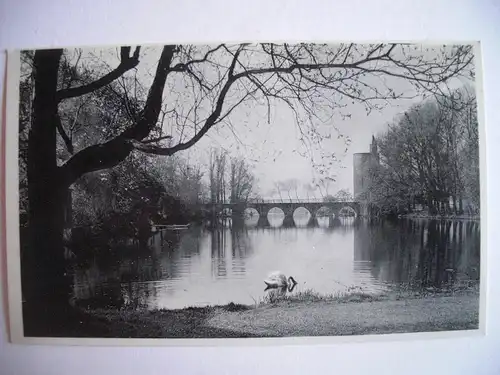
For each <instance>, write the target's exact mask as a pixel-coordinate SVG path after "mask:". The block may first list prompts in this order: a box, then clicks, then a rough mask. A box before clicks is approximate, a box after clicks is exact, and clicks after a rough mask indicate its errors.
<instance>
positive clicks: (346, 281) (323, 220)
mask: <svg viewBox="0 0 500 375" xmlns="http://www.w3.org/2000/svg"><path fill="white" fill-rule="evenodd" d="M127 254H128V255H119V256H112V257H107V258H106V259H98V258H96V259H93V260H91V261H89V262H85V263H84V264H80V265H78V266H76V268H75V270H74V271H75V273H74V281H75V286H74V291H75V296H76V298H77V299H79V300H90V299H94V300H98V301H101V303H102V304H108V305H113V303H114V302H116V301H121V302H120V303H121V304H123V303H125V304H133V305H135V306H143V307H144V306H147V307H148V308H151V309H153V308H183V307H186V306H203V305H215V304H226V303H229V302H235V303H244V304H253V303H254V302H255V301H256V300H259V299H260V298H261V297H263V296H264V295H265V294H266V293H267V292H265V291H264V289H265V284H264V279H265V278H266V276H267V275H268V274H269V273H270V272H272V271H277V270H279V271H282V272H283V273H284V274H285V275H287V276H289V275H291V276H293V277H294V278H295V279H296V281H297V282H298V285H297V287H296V288H295V289H294V290H293V292H292V293H296V292H298V291H303V290H306V289H313V290H314V291H316V292H319V293H334V292H338V291H340V292H341V291H344V290H346V288H347V287H349V286H357V287H360V288H361V289H362V290H363V291H365V292H369V293H380V292H383V291H387V290H389V289H390V288H393V287H395V286H397V285H401V284H410V283H411V284H412V285H415V284H416V285H420V286H422V287H431V286H439V285H441V284H442V283H446V282H450V280H461V279H473V280H477V279H479V263H480V260H479V255H480V223H479V222H474V221H434V220H397V221H376V222H370V221H367V220H363V219H357V218H352V217H349V218H340V219H335V220H334V219H333V218H332V217H320V218H312V217H311V216H310V215H298V216H295V217H294V218H293V220H289V219H288V220H284V218H283V216H280V215H274V214H270V215H269V216H268V218H267V220H266V219H265V218H259V217H258V216H257V215H256V216H252V217H249V218H247V219H245V220H243V219H240V220H231V219H226V220H224V221H220V222H217V223H212V225H204V226H201V225H200V226H193V227H190V228H189V229H188V230H181V231H162V232H158V233H157V234H155V235H154V236H153V237H152V238H151V240H150V246H149V249H147V250H144V249H143V250H142V251H140V252H135V253H134V252H132V253H127ZM451 270H453V272H451ZM452 277H453V278H452ZM113 301H114V302H113Z"/></svg>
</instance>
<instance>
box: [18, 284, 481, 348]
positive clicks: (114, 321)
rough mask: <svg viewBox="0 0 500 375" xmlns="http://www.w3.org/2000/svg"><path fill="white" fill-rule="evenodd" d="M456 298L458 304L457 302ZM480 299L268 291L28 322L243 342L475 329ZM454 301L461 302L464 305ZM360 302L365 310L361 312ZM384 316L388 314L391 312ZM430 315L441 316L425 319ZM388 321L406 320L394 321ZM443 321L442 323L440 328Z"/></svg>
mask: <svg viewBox="0 0 500 375" xmlns="http://www.w3.org/2000/svg"><path fill="white" fill-rule="evenodd" d="M452 296H457V297H458V298H456V299H454V298H451V299H450V298H449V297H452ZM478 296H479V285H478V283H473V282H468V283H464V284H463V285H462V286H460V285H458V286H456V287H454V288H451V287H450V288H442V289H432V288H429V289H428V290H427V289H423V290H414V289H412V287H401V288H400V289H398V290H395V291H392V292H388V293H384V294H378V295H374V294H370V293H366V292H365V291H363V289H362V288H359V287H349V288H346V290H345V291H344V292H336V293H330V294H320V293H317V292H315V291H314V290H312V289H307V290H304V291H300V292H297V293H294V294H288V295H286V294H285V295H279V293H269V294H268V295H267V296H266V297H264V298H261V299H260V300H258V301H255V304H254V305H243V304H236V303H229V304H227V305H222V306H221V305H218V306H206V307H187V308H184V309H177V310H167V309H159V310H153V311H151V310H146V309H143V308H142V309H136V308H122V309H113V308H85V309H79V310H78V311H77V312H76V313H75V314H74V316H73V318H71V319H70V318H69V316H68V315H67V314H66V315H64V314H63V315H64V319H61V318H62V316H61V317H59V318H56V317H54V319H52V321H50V322H47V323H46V324H47V326H45V325H44V324H42V322H41V321H40V319H39V318H40V316H39V314H38V313H35V314H34V315H33V316H32V317H31V318H29V315H28V316H26V318H27V319H28V321H30V322H32V323H33V324H32V325H31V326H32V327H34V328H31V329H28V331H27V333H26V334H27V336H38V337H43V336H45V337H46V336H49V337H64V336H66V337H102V338H105V337H120V338H133V337H135V338H209V337H210V338H242V337H266V336H294V335H321V334H322V335H344V334H366V333H382V332H383V333H390V332H408V331H437V330H448V329H451V328H453V329H471V328H472V329H473V328H474V327H475V326H477V319H478V318H477V319H476V317H475V315H474V308H475V307H474V306H473V304H474V303H475V301H476V300H477V301H478V298H477V297H478ZM433 300H434V301H435V302H432V301H433ZM412 301H414V302H412ZM457 301H458V302H457ZM461 301H462V302H463V303H465V306H469V308H468V312H467V313H466V314H465V316H464V317H463V318H462V316H461V315H460V314H461V312H460V310H461V308H462V307H461V305H460V303H462V302H461ZM364 303H366V305H364ZM401 303H403V305H402V304H401ZM429 303H430V305H429V306H430V307H432V308H434V309H440V310H439V311H437V312H436V311H435V312H433V313H428V312H427V310H428V307H429V306H427V307H426V304H429ZM455 303H459V305H458V307H457V306H456V305H454V304H455ZM359 304H363V307H362V308H361V310H360V307H358V306H359ZM405 304H410V305H411V304H413V305H416V306H417V307H415V309H416V311H417V312H416V313H414V314H413V315H414V316H411V314H409V313H408V309H407V307H406V305H405ZM471 304H472V305H471ZM391 306H392V307H391ZM419 306H423V307H419ZM446 306H449V307H446ZM471 306H472V307H471ZM390 309H393V310H390ZM477 309H478V307H477ZM384 310H388V311H387V312H385V313H384ZM419 311H420V312H419ZM471 311H472V313H471ZM339 314H340V315H339ZM342 314H343V315H342ZM360 314H361V315H363V314H365V315H366V318H365V319H366V320H364V321H361V322H360V321H359V319H361V318H360V317H359V316H360ZM426 314H430V315H429V316H431V318H432V316H434V318H432V319H430V320H425V319H424V320H423V321H422V316H423V317H425V316H426ZM432 314H434V315H432ZM443 314H444V316H446V315H449V316H450V320H449V321H448V320H446V321H444V320H443V319H442V316H443ZM471 314H472V315H471ZM387 315H392V316H394V317H396V318H397V319H399V321H398V322H397V323H394V322H391V321H387ZM342 316H343V317H342ZM471 316H472V318H471ZM440 317H441V318H440ZM436 318H437V320H439V319H441V320H440V321H439V322H437V321H435V319H436ZM32 319H33V320H32ZM433 319H434V320H433ZM321 322H322V323H321ZM320 323H321V324H320ZM339 324H340V325H339ZM450 327H451V328H450Z"/></svg>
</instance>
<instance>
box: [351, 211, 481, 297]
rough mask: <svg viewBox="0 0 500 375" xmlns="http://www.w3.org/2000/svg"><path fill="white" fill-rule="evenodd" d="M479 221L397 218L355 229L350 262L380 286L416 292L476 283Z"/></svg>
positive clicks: (363, 225)
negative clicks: (366, 269)
mask: <svg viewBox="0 0 500 375" xmlns="http://www.w3.org/2000/svg"><path fill="white" fill-rule="evenodd" d="M479 258H480V223H479V222H475V221H456V222H452V221H444V220H443V221H438V220H420V221H417V220H399V221H398V222H397V224H396V223H391V222H389V221H381V222H379V223H374V222H372V223H367V222H364V223H361V224H359V225H357V227H356V235H355V238H354V259H355V260H356V261H370V262H371V263H372V274H373V275H374V277H376V278H378V279H380V280H381V281H383V282H386V283H391V284H394V283H395V284H406V285H408V286H412V287H417V288H429V287H436V288H439V287H443V286H444V285H446V284H448V285H449V284H453V283H456V282H458V281H464V280H473V281H478V280H479V264H480V259H479Z"/></svg>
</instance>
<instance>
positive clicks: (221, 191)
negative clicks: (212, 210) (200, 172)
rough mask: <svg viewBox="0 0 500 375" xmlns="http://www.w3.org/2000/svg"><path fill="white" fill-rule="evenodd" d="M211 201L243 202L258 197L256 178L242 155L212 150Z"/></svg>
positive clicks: (210, 171) (209, 167) (210, 160)
mask: <svg viewBox="0 0 500 375" xmlns="http://www.w3.org/2000/svg"><path fill="white" fill-rule="evenodd" d="M208 171H209V190H210V203H242V202H247V201H248V200H250V199H255V197H256V194H257V192H256V178H255V175H254V174H253V171H252V167H251V165H250V164H249V163H248V162H247V161H246V160H245V159H244V158H242V157H230V156H229V155H228V153H227V152H226V151H220V150H212V151H211V153H210V158H209V166H208Z"/></svg>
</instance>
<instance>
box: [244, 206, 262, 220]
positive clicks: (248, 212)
mask: <svg viewBox="0 0 500 375" xmlns="http://www.w3.org/2000/svg"><path fill="white" fill-rule="evenodd" d="M260 215H261V213H260V212H259V211H257V209H256V208H255V207H246V208H245V209H244V210H243V216H245V218H251V217H254V216H260Z"/></svg>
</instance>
